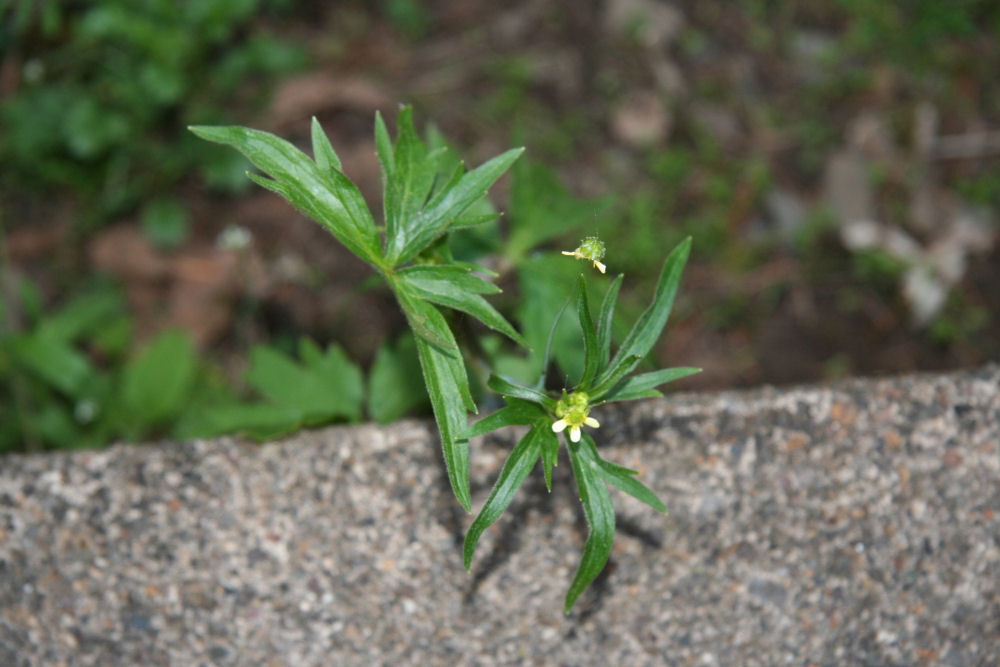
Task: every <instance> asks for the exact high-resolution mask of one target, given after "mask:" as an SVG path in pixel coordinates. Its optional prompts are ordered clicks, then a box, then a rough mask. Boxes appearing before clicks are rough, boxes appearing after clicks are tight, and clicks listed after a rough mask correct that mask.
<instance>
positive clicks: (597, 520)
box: [564, 434, 615, 614]
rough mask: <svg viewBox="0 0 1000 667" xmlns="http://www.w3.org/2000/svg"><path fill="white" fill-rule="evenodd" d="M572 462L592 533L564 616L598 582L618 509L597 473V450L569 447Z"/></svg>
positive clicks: (612, 537)
mask: <svg viewBox="0 0 1000 667" xmlns="http://www.w3.org/2000/svg"><path fill="white" fill-rule="evenodd" d="M583 437H584V438H585V439H586V440H588V441H589V442H590V444H593V440H590V436H588V435H586V434H584V436H583ZM569 459H570V461H571V462H572V464H573V476H574V477H575V478H576V487H577V490H578V491H579V492H580V502H581V503H582V504H583V513H584V516H586V518H587V525H588V526H589V529H590V530H589V533H588V534H587V542H586V543H585V544H584V545H583V556H582V557H581V559H580V565H579V567H578V568H577V570H576V575H574V577H573V582H572V583H571V584H570V586H569V591H567V593H566V602H565V607H564V609H565V612H566V613H567V614H568V613H569V612H570V611H571V610H572V609H573V605H574V604H575V603H576V600H577V598H578V597H580V594H581V593H583V591H584V590H586V588H587V586H589V585H590V584H591V582H592V581H594V579H595V578H597V575H599V574H600V573H601V570H603V569H604V566H605V564H607V562H608V557H609V556H610V555H611V544H612V542H613V541H614V536H615V508H614V506H613V505H612V504H611V496H610V495H609V494H608V489H607V487H606V486H605V484H604V480H603V479H602V477H601V475H600V474H599V473H598V470H597V468H596V467H595V465H594V464H595V463H596V460H597V457H596V448H594V447H589V446H587V444H586V443H577V444H575V445H573V444H571V445H569Z"/></svg>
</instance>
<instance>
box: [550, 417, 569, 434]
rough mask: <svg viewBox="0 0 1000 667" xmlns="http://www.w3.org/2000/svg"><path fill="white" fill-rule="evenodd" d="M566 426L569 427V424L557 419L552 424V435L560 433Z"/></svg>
mask: <svg viewBox="0 0 1000 667" xmlns="http://www.w3.org/2000/svg"><path fill="white" fill-rule="evenodd" d="M567 426H569V424H568V423H567V422H566V420H565V419H559V420H557V421H555V422H553V423H552V431H553V433H562V432H563V431H565V430H566V427H567Z"/></svg>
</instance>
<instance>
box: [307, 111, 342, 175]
mask: <svg viewBox="0 0 1000 667" xmlns="http://www.w3.org/2000/svg"><path fill="white" fill-rule="evenodd" d="M310 133H311V135H312V149H313V158H314V159H315V160H316V165H317V166H318V167H319V171H320V173H321V174H326V173H328V172H329V171H331V170H336V171H344V169H343V167H342V166H341V164H340V158H339V157H337V152H336V151H335V150H333V146H332V145H330V138H329V137H327V136H326V132H324V131H323V127H322V126H321V125H320V124H319V121H318V120H316V116H313V118H312V124H311V125H310Z"/></svg>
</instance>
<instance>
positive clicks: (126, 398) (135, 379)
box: [120, 331, 197, 425]
mask: <svg viewBox="0 0 1000 667" xmlns="http://www.w3.org/2000/svg"><path fill="white" fill-rule="evenodd" d="M196 371H197V357H196V356H195V350H194V345H193V344H192V343H191V339H190V338H189V337H188V336H187V335H186V334H184V333H183V332H180V331H167V332H164V333H162V334H160V335H159V336H157V337H156V338H155V339H153V340H152V341H151V342H150V343H149V344H147V345H146V346H145V347H144V348H143V349H142V350H141V351H140V352H139V354H138V355H137V356H136V358H135V359H134V360H133V361H132V362H131V363H129V364H128V366H126V367H125V372H124V375H123V377H122V386H121V395H120V400H121V402H122V407H123V408H124V412H125V414H126V418H127V419H128V420H129V421H130V422H131V423H133V424H138V423H142V424H144V425H151V424H156V423H158V422H161V421H163V420H165V419H167V418H169V417H170V416H171V415H174V414H176V413H177V411H178V410H179V409H180V407H181V405H182V404H183V402H184V401H186V400H187V399H188V398H189V394H190V390H191V386H192V385H193V384H194V380H195V372H196Z"/></svg>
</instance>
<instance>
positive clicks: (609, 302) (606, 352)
mask: <svg viewBox="0 0 1000 667" xmlns="http://www.w3.org/2000/svg"><path fill="white" fill-rule="evenodd" d="M624 278H625V275H624V274H622V273H619V274H618V277H617V278H615V280H614V282H612V283H611V286H610V287H608V291H607V292H606V293H605V294H604V300H603V301H602V302H601V314H600V315H599V316H598V318H597V348H598V350H599V351H600V353H601V355H600V358H601V368H604V367H605V366H607V365H608V359H609V358H610V356H611V325H612V321H613V320H614V316H615V304H616V303H617V302H618V290H619V289H621V286H622V280H623V279H624Z"/></svg>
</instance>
